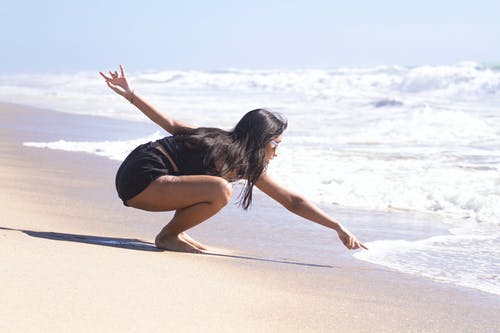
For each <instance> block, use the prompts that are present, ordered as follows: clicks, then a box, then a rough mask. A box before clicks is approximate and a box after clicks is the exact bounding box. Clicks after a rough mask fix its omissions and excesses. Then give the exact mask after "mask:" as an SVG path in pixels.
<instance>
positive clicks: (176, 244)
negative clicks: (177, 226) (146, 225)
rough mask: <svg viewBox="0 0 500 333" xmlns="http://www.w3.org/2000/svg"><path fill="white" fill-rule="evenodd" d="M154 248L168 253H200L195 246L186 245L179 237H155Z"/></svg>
mask: <svg viewBox="0 0 500 333" xmlns="http://www.w3.org/2000/svg"><path fill="white" fill-rule="evenodd" d="M155 244H156V247H157V248H159V249H163V250H168V251H176V252H189V253H201V250H200V249H198V248H197V247H196V246H194V245H192V244H190V243H188V242H187V241H186V240H184V239H183V238H182V237H181V236H180V235H174V236H161V237H160V235H158V236H156V239H155Z"/></svg>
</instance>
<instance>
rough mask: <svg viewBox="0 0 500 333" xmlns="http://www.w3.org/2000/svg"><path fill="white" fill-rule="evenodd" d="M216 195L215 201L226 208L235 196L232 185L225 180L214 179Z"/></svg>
mask: <svg viewBox="0 0 500 333" xmlns="http://www.w3.org/2000/svg"><path fill="white" fill-rule="evenodd" d="M213 185H214V194H215V198H214V199H215V200H216V201H217V202H218V203H219V204H220V205H222V206H225V205H227V204H228V203H229V201H231V196H232V195H233V188H232V187H231V184H230V183H229V182H228V181H227V180H225V179H224V178H220V177H214V179H213Z"/></svg>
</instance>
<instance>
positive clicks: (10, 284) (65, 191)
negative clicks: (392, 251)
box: [0, 103, 500, 332]
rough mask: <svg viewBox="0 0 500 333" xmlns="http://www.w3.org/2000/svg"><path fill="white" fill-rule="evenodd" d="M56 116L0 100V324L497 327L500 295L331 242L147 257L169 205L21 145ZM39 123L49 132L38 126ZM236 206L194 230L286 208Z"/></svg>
mask: <svg viewBox="0 0 500 333" xmlns="http://www.w3.org/2000/svg"><path fill="white" fill-rule="evenodd" d="M54 113H55V112H50V111H41V110H36V109H34V108H27V107H21V106H13V105H10V104H4V103H0V118H1V120H2V122H1V123H2V125H0V126H1V127H2V131H1V136H2V140H1V144H0V154H1V156H2V161H3V162H2V164H1V166H0V170H1V178H0V184H1V188H2V190H0V198H2V199H3V200H2V201H3V202H4V209H3V210H2V214H3V215H4V217H5V218H3V219H2V220H4V221H5V222H3V223H2V225H1V226H0V227H1V228H0V239H1V240H2V241H1V242H0V246H1V247H3V249H2V250H0V260H2V262H3V263H4V265H3V266H4V268H3V270H4V272H2V275H1V276H2V278H1V279H2V282H3V286H2V289H4V290H2V295H5V296H4V297H5V301H4V304H3V306H0V314H1V315H2V318H8V320H6V321H4V322H3V323H1V324H0V329H1V330H11V329H14V328H16V329H19V330H23V331H38V330H44V329H45V330H55V331H62V330H67V329H69V328H71V329H74V330H77V331H84V330H88V329H94V330H95V328H96V327H98V328H99V329H98V330H101V329H102V330H106V329H108V330H117V329H120V328H122V329H123V328H126V327H128V328H130V327H137V328H138V329H139V328H140V329H141V330H142V329H151V330H153V331H159V330H165V329H167V328H171V329H179V328H180V327H183V328H185V327H187V329H186V330H187V331H196V330H197V327H198V326H196V325H199V322H200V320H202V321H203V323H204V325H206V326H205V328H206V330H207V331H215V330H217V331H229V330H232V329H235V328H237V329H241V330H242V331H252V330H256V329H261V330H263V331H272V330H277V329H281V330H283V329H287V330H291V331H304V330H306V331H307V330H311V331H331V329H332V328H333V327H335V329H336V330H339V331H346V332H351V331H356V332H368V331H373V330H379V331H391V330H403V331H407V332H421V331H437V330H439V331H445V332H457V331H464V332H466V331H475V332H488V331H492V330H494V329H498V327H500V319H498V318H496V317H497V316H496V315H495V314H496V313H497V312H498V310H499V309H500V301H499V299H498V298H497V297H494V296H493V295H488V294H485V293H481V292H477V291H475V290H469V289H467V288H459V287H454V286H447V285H444V284H441V283H436V282H433V281H430V280H429V281H427V280H426V279H423V278H418V277H414V276H409V275H404V274H401V273H397V272H394V271H391V270H388V269H384V268H382V267H380V266H375V265H372V264H368V263H364V262H361V261H358V260H355V259H353V258H351V257H350V256H347V255H346V251H345V250H343V249H342V248H341V247H340V246H337V245H338V244H337V245H334V246H332V247H333V249H332V250H331V252H329V253H330V254H338V257H335V258H333V259H332V260H331V261H328V263H327V264H325V265H322V264H323V262H321V261H318V265H319V266H314V264H316V263H315V262H313V263H312V264H313V265H311V262H308V261H300V260H289V259H287V258H286V257H285V258H283V257H284V256H288V257H293V256H294V255H293V254H292V255H290V254H289V253H288V254H287V251H291V252H292V253H293V252H294V251H295V252H298V251H300V248H299V249H290V247H287V245H286V244H282V245H280V250H279V251H277V252H274V253H273V254H272V255H268V256H264V257H261V256H257V254H262V253H264V254H265V253H266V252H265V248H264V247H265V245H266V242H270V241H272V239H273V238H271V240H265V241H264V242H263V243H258V242H257V244H256V247H261V248H260V249H257V251H255V252H252V253H248V252H246V253H242V251H241V250H240V251H232V250H228V249H227V248H226V249H225V252H223V253H222V255H189V254H180V253H172V252H156V251H154V248H152V245H151V237H152V231H153V230H154V229H156V228H159V227H161V226H163V224H164V223H166V221H167V220H168V213H167V214H154V213H146V212H142V211H138V210H132V209H126V208H124V207H123V206H122V204H121V202H119V200H118V199H117V198H116V194H115V193H114V184H113V180H114V171H115V170H116V168H117V167H118V162H115V161H110V160H107V159H105V158H100V157H97V156H92V155H90V154H84V153H68V152H63V151H56V150H46V149H38V148H30V147H24V146H22V142H24V141H29V140H47V135H48V136H50V135H53V134H54V133H58V131H59V128H58V126H57V125H54V123H57V122H58V121H60V119H63V118H64V119H66V121H68V122H69V123H71V122H74V123H75V124H77V123H81V120H80V119H83V118H80V116H74V115H68V114H62V113H58V114H56V115H54ZM82 117H86V116H82ZM41 122H46V123H45V124H50V123H52V126H53V127H51V128H40V127H39V126H34V124H40V123H41ZM118 123H119V121H117V122H116V124H115V125H116V126H118V127H119V124H118ZM113 124H114V122H110V123H109V124H106V126H115V125H113ZM62 130H64V131H71V128H70V127H69V128H66V129H62ZM75 132H77V131H75ZM77 134H78V133H74V135H77ZM49 140H50V139H49ZM234 208H235V209H233V208H232V207H229V209H227V210H225V211H224V212H221V214H220V215H218V216H216V218H214V219H212V220H210V221H208V222H206V223H204V224H202V225H200V227H199V228H198V227H197V228H195V229H193V232H192V235H193V236H195V238H200V240H201V241H205V239H207V245H209V246H210V245H214V246H215V247H216V248H217V247H218V245H219V244H221V245H222V246H221V247H222V248H225V245H226V244H231V242H235V241H236V240H234V239H233V240H232V241H228V240H225V239H224V237H231V234H232V232H231V229H232V228H240V227H241V228H246V227H249V226H250V227H251V222H252V219H259V218H261V216H260V214H264V213H266V212H269V211H270V210H273V213H272V214H275V215H273V216H280V215H281V214H283V213H284V211H280V210H277V209H275V208H272V207H269V206H264V207H263V208H262V209H261V212H260V213H259V214H254V216H253V217H251V216H250V217H249V216H248V215H247V216H245V215H244V214H242V213H241V212H239V209H238V208H237V207H234ZM254 210H256V209H255V208H254ZM237 211H238V213H236V212H237ZM287 218H288V216H287ZM243 219H245V220H248V221H246V222H245V221H243ZM233 220H234V221H233ZM234 222H237V224H236V225H235V223H234ZM144 226H145V227H144ZM9 229H14V230H9ZM209 229H210V230H212V231H209ZM16 230H21V231H16ZM280 232H282V231H280V230H277V231H276V233H280ZM199 236H201V237H199ZM298 236H301V235H298ZM302 236H303V235H302ZM203 238H205V239H203ZM274 239H276V238H274ZM250 241H252V240H250ZM309 241H312V240H309ZM334 242H337V243H338V241H337V240H334ZM212 243H213V244H212ZM223 251H224V250H223ZM342 251H344V252H342ZM342 253H344V254H342ZM293 258H299V259H300V257H293ZM301 264H303V265H301ZM323 266H327V267H323ZM328 266H330V267H328ZM181 291H182V292H181ZM162 295H166V296H167V297H159V296H162ZM186 297H187V299H186ZM130 299H132V300H134V301H132V302H130V301H129V300H130ZM188 299H189V302H188ZM75 300H76V301H75ZM193 301H194V303H193ZM172 304H174V305H177V306H173V305H172ZM217 307H218V308H217ZM68 309H69V310H68ZM165 313H167V317H168V320H166V319H165V318H162V316H165ZM130 314H133V315H130ZM422 318H426V319H422ZM65 320H66V321H67V322H65ZM20 321H21V324H20ZM353 321H354V322H353ZM36 322H41V326H39V327H36V326H34V325H35V323H36ZM19 325H21V326H19ZM127 325H128V326H127ZM130 325H132V326H130ZM160 325H163V326H160ZM165 325H167V326H165ZM185 325H187V326H185ZM34 327H36V329H34ZM160 328H161V329H160ZM198 330H204V329H202V328H199V327H198Z"/></svg>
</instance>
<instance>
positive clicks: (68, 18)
mask: <svg viewBox="0 0 500 333" xmlns="http://www.w3.org/2000/svg"><path fill="white" fill-rule="evenodd" d="M0 5H1V7H0V50H1V52H0V60H1V61H0V73H16V72H54V71H77V70H96V69H103V68H104V69H106V68H108V67H115V66H116V64H118V63H123V64H125V65H126V67H127V68H129V69H131V70H144V69H176V68H179V69H226V68H249V69H254V68H263V69H266V68H319V67H338V66H349V67H366V66H374V65H392V64H400V65H421V64H454V63H456V62H459V61H468V60H474V61H478V62H486V63H498V62H499V61H500V19H499V13H500V1H498V0H491V1H485V0H475V1H460V0H455V1H448V0H446V1H439V0H419V1H411V2H409V1H404V0H399V1H389V0H373V1H369V0H366V1H356V0H351V1H335V0H330V1H327V0H325V1H319V0H317V1H316V0H303V1H293V0H290V1H284V0H282V1H278V0H252V1H249V0H247V1H237V0H234V1H224V0H213V1H210V0H205V1H203V0H198V1H195V0H178V1H147V0H146V1H145V0H142V1H138V0H135V1H127V0H123V1H105V0H85V1H78V2H77V1H71V0H67V1H55V0H54V1H51V0H45V1H42V0H39V1H23V0H15V1H14V0H8V1H2V0H0Z"/></svg>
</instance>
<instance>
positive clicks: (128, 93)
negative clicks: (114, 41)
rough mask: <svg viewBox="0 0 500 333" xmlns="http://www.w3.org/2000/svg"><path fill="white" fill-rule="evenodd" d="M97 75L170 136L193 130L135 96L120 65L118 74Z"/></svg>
mask: <svg viewBox="0 0 500 333" xmlns="http://www.w3.org/2000/svg"><path fill="white" fill-rule="evenodd" d="M99 74H101V76H102V77H103V78H104V79H105V80H106V83H107V85H108V87H110V88H111V89H112V90H113V91H114V92H116V93H117V94H118V95H120V96H123V97H124V98H126V99H127V100H128V101H129V102H130V103H132V104H133V105H134V106H135V107H137V108H138V109H139V110H140V111H141V112H142V113H144V114H145V115H146V116H147V117H148V118H149V119H151V120H152V121H154V122H155V123H156V124H158V125H159V126H160V127H161V128H163V129H164V130H165V131H167V132H169V133H170V134H176V133H178V132H179V131H181V130H185V129H191V128H193V127H192V126H189V125H186V124H184V123H181V122H179V121H177V120H175V119H173V118H172V117H171V116H169V115H168V114H165V113H163V112H160V111H159V110H157V109H156V108H155V107H154V106H152V105H151V104H149V103H148V102H147V101H146V100H145V99H144V98H142V97H141V96H139V95H137V94H136V93H135V92H134V90H133V89H132V88H131V87H130V84H129V83H128V80H127V77H126V76H125V70H124V69H123V66H122V65H120V74H118V71H115V72H111V71H110V72H109V74H110V76H107V75H105V74H104V73H103V72H99Z"/></svg>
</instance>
